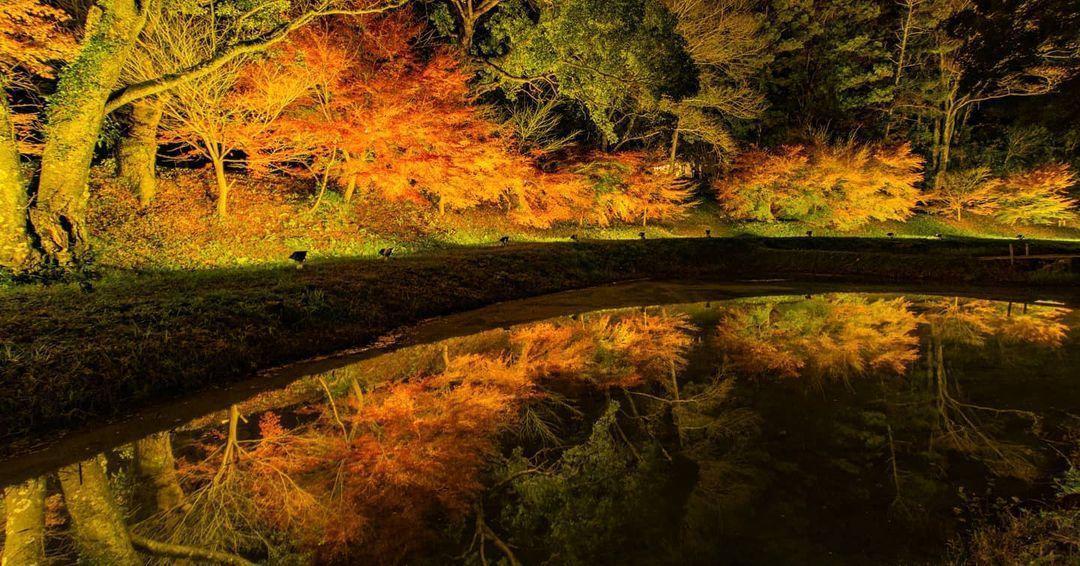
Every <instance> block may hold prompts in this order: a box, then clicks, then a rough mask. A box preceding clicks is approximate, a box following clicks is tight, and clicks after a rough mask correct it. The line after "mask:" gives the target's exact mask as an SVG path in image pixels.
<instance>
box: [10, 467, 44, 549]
mask: <svg viewBox="0 0 1080 566" xmlns="http://www.w3.org/2000/svg"><path fill="white" fill-rule="evenodd" d="M4 508H5V509H6V510H7V520H6V521H5V524H4V549H3V557H2V558H0V565H3V566H34V565H37V564H44V563H45V478H43V477H37V478H34V479H31V480H27V481H25V482H23V483H21V484H19V485H13V486H11V487H8V488H7V489H5V490H4Z"/></svg>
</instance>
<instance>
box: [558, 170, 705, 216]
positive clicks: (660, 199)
mask: <svg viewBox="0 0 1080 566" xmlns="http://www.w3.org/2000/svg"><path fill="white" fill-rule="evenodd" d="M578 171H579V173H581V174H582V175H584V176H585V177H586V178H587V179H588V180H589V182H590V183H591V185H592V199H593V202H592V204H591V206H590V207H589V209H588V210H589V213H590V214H591V216H592V218H591V220H593V221H595V222H596V223H597V224H600V225H602V226H606V225H607V224H609V223H610V222H611V221H612V220H613V219H614V220H621V221H623V222H639V223H640V224H641V225H642V226H645V225H647V224H648V222H649V220H661V221H663V220H674V219H677V218H679V217H680V216H681V215H682V214H683V213H684V212H685V211H686V209H687V208H689V206H690V205H691V204H692V203H691V190H690V185H689V183H688V182H686V181H685V180H681V179H678V178H677V177H675V175H674V174H673V173H672V172H670V171H667V170H663V168H662V167H660V166H658V163H657V160H655V159H650V158H649V156H648V155H645V154H642V153H634V152H623V153H618V154H614V155H597V156H594V157H593V158H592V159H591V161H590V163H588V164H586V165H583V166H582V167H580V168H579V169H578Z"/></svg>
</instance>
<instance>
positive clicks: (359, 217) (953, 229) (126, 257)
mask: <svg viewBox="0 0 1080 566" xmlns="http://www.w3.org/2000/svg"><path fill="white" fill-rule="evenodd" d="M98 174H99V175H100V174H101V171H98ZM204 176H205V175H204V174H203V173H200V172H192V171H177V170H172V171H169V172H167V173H166V174H165V175H164V177H163V178H162V180H161V187H160V194H159V195H158V197H157V199H156V201H155V203H154V204H153V205H152V206H151V207H149V208H147V209H140V208H139V206H138V204H137V202H136V200H135V198H134V196H133V195H131V194H130V191H128V190H127V189H125V188H122V187H118V186H116V184H115V183H113V182H111V181H109V180H108V179H107V178H98V179H97V181H96V186H95V190H94V193H93V194H94V202H93V203H91V207H90V210H91V212H92V215H91V230H90V231H91V233H92V234H94V236H95V238H96V241H95V242H94V244H95V249H96V251H97V263H98V265H100V266H102V267H105V268H118V269H126V268H135V269H211V268H221V267H237V266H250V265H287V264H288V256H289V254H290V253H292V252H293V251H295V250H307V251H308V252H309V253H310V255H311V256H312V257H320V258H335V257H377V253H378V250H380V249H382V248H386V247H393V248H394V249H395V253H396V254H397V255H406V254H413V253H419V252H425V251H432V250H445V249H451V248H458V247H474V246H489V245H492V244H493V243H495V242H497V241H498V240H499V238H501V237H502V236H509V237H510V238H511V239H512V240H513V241H515V242H559V241H562V242H565V241H568V240H569V238H570V236H571V235H577V236H578V237H580V238H585V239H603V240H625V239H637V238H638V234H639V233H640V232H642V231H644V232H645V233H646V236H647V237H648V238H668V237H699V236H702V235H704V234H705V230H706V229H709V230H712V234H713V236H715V237H724V236H762V237H794V236H803V235H805V234H806V231H807V230H810V229H812V230H813V231H814V234H815V236H819V237H885V236H886V234H888V233H890V232H891V233H894V234H895V235H896V236H897V237H900V238H926V237H933V236H934V235H936V234H939V233H940V234H943V235H947V236H957V237H973V238H1002V237H1007V238H1015V237H1016V235H1017V234H1024V235H1025V236H1026V237H1028V238H1041V239H1056V240H1075V241H1080V230H1078V229H1076V228H1065V227H1036V226H1027V227H1014V226H1005V225H1001V224H998V223H996V222H994V221H992V220H991V219H988V218H977V217H965V218H964V219H963V220H962V221H955V220H951V219H946V218H943V217H939V216H928V215H917V216H914V217H912V218H911V219H909V220H908V221H907V222H878V223H872V224H868V225H866V226H863V227H861V228H860V229H858V230H855V231H851V232H838V231H835V230H828V229H823V228H820V227H811V226H808V225H806V224H804V223H801V222H770V223H765V222H745V223H736V222H732V221H729V220H725V219H724V217H723V215H722V214H721V212H720V210H719V208H718V207H717V206H716V205H715V204H714V203H710V202H703V203H701V204H698V205H697V206H695V207H693V208H692V209H690V210H689V211H688V212H687V214H686V215H685V216H684V217H683V218H680V219H679V220H677V221H673V222H668V223H662V224H649V225H648V226H644V227H642V226H638V225H625V224H615V225H612V226H608V227H597V226H573V225H570V226H555V227H552V228H549V229H531V228H526V227H523V226H520V225H515V224H513V223H512V222H510V221H509V220H508V219H507V217H506V215H505V214H503V213H502V212H500V211H498V210H494V209H490V208H489V209H481V210H471V211H463V212H448V213H447V214H445V215H443V216H440V215H438V214H437V213H436V212H435V211H434V210H432V209H431V208H430V207H427V206H423V205H419V204H414V203H407V202H406V203H401V202H398V203H388V202H385V201H382V200H380V199H375V198H364V197H362V196H361V197H358V198H357V199H356V200H354V201H353V202H350V203H345V202H343V201H342V200H341V197H340V196H339V195H337V193H334V192H328V193H327V194H326V196H325V197H324V199H323V201H322V202H321V204H320V205H319V207H318V208H317V209H314V210H313V209H312V207H311V205H312V203H311V195H310V191H306V192H305V189H303V188H298V187H288V186H268V185H265V184H259V183H257V182H254V181H252V180H250V179H247V178H244V177H236V178H235V179H234V182H235V185H234V187H233V196H232V197H231V201H230V207H231V210H232V213H231V216H230V217H229V218H227V219H224V220H221V219H218V218H217V217H216V216H215V215H214V209H213V205H212V202H211V201H210V200H209V199H207V198H206V197H205V194H206V192H207V189H206V183H207V181H208V180H207V179H205V178H204Z"/></svg>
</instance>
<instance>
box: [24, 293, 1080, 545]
mask: <svg viewBox="0 0 1080 566" xmlns="http://www.w3.org/2000/svg"><path fill="white" fill-rule="evenodd" d="M1078 341H1080V320H1078V315H1077V313H1075V312H1073V311H1071V310H1070V309H1067V308H1064V307H1059V306H1053V305H1037V304H1021V303H1008V302H998V301H989V300H981V299H969V298H962V297H938V296H933V297H932V296H920V295H895V294H863V293H827V294H816V295H795V296H767V297H753V298H740V299H732V300H722V301H713V302H699V303H688V304H670V305H665V306H646V307H632V308H616V309H609V310H595V311H593V312H587V313H583V314H577V315H574V316H566V317H559V318H554V319H551V320H546V321H542V322H534V323H527V324H519V325H514V326H509V327H505V328H495V329H492V330H486V331H483V332H478V333H476V334H473V335H469V336H464V337H459V338H453V339H448V340H443V341H439V342H435V343H431V344H425V345H421V346H413V347H408V348H404V349H401V350H398V351H395V352H393V353H389V354H385V355H381V356H378V357H373V358H370V359H366V360H362V361H359V362H357V363H355V364H352V365H348V366H346V367H342V368H338V369H335V370H333V371H330V372H327V373H324V374H320V375H312V376H309V377H306V378H303V379H300V380H298V381H295V382H293V383H291V384H289V385H288V386H286V387H284V388H281V389H278V390H274V391H269V392H265V393H261V394H259V395H257V396H255V397H253V398H251V399H248V400H246V401H244V402H241V403H237V404H235V405H233V406H232V407H230V408H229V409H228V410H224V411H219V412H215V413H213V414H209V415H205V416H203V417H200V418H197V419H195V420H192V421H190V422H187V423H186V424H183V425H182V426H179V427H177V428H176V429H174V430H172V431H170V432H165V433H158V434H154V435H151V436H149V437H147V438H144V439H142V440H139V441H137V442H135V443H132V444H128V445H123V446H118V447H116V448H115V449H113V450H109V451H107V452H105V453H104V454H101V455H100V456H97V457H94V458H91V459H89V460H86V461H84V462H82V463H81V464H74V465H71V466H67V467H65V468H62V469H60V470H58V471H57V472H56V473H49V474H46V475H44V476H42V478H43V479H42V481H41V484H42V485H43V486H44V492H45V495H46V502H45V503H46V504H45V515H46V524H47V532H46V537H45V548H46V551H47V553H48V555H49V556H50V558H51V559H52V560H54V561H55V562H56V563H70V562H75V561H77V560H79V558H80V554H82V558H84V559H86V558H87V557H88V556H87V555H88V553H99V552H106V553H107V552H119V553H121V555H122V554H123V553H124V552H125V550H124V548H125V544H124V541H123V540H120V541H119V542H117V541H116V540H113V541H111V542H110V541H109V538H110V537H112V538H114V539H115V538H117V537H119V538H121V539H122V538H123V534H122V533H123V530H124V529H129V530H130V531H131V532H134V533H136V539H135V542H136V546H137V547H139V546H140V545H139V544H138V543H139V542H140V541H142V540H144V539H149V540H150V541H157V542H159V543H164V545H162V547H161V548H158V549H157V553H158V554H159V555H160V553H161V552H164V551H169V550H171V551H172V552H174V553H175V552H177V549H189V550H190V549H197V550H202V551H210V550H212V551H218V552H221V553H228V555H227V556H226V555H220V556H218V558H219V559H224V558H223V557H225V558H228V557H232V558H235V559H240V558H241V557H242V558H245V559H247V560H251V561H254V562H269V563H286V564H297V563H299V564H304V563H348V564H362V563H419V564H426V563H468V564H482V563H485V562H486V563H505V564H510V563H524V564H542V563H546V564H574V563H583V564H596V563H619V564H657V563H683V564H786V563H791V564H809V563H814V564H818V563H836V564H895V563H938V562H941V561H942V560H943V559H944V557H945V556H946V555H947V552H948V545H949V543H950V541H951V540H953V539H954V537H956V536H958V535H960V534H962V533H963V531H964V529H965V528H967V525H969V524H970V523H971V522H972V521H973V520H974V513H976V511H975V510H976V509H979V508H985V507H986V505H987V504H988V502H992V501H995V500H997V499H999V498H1000V499H1002V500H1005V501H1012V500H1013V499H1012V498H1016V500H1019V501H1025V500H1031V499H1037V498H1045V497H1047V496H1048V493H1049V492H1050V490H1051V487H1052V478H1053V477H1054V476H1055V474H1057V473H1059V472H1060V471H1061V469H1062V466H1063V465H1064V460H1063V458H1062V456H1061V454H1060V452H1059V451H1058V446H1059V443H1058V441H1060V440H1061V438H1062V437H1063V435H1064V434H1065V432H1064V429H1065V428H1066V427H1068V426H1070V423H1072V424H1075V422H1074V421H1075V419H1074V417H1071V416H1070V414H1069V413H1070V412H1072V413H1077V412H1078V411H1077V408H1078V407H1080V387H1078V386H1077V381H1078V379H1080V354H1078V352H1080V348H1078ZM65 494H68V497H67V499H69V500H71V501H74V500H75V499H74V498H76V497H81V498H83V503H82V504H81V507H83V508H72V509H69V507H72V505H71V501H69V502H67V503H65ZM87 498H90V499H93V505H92V506H91V508H92V510H91V511H87V510H86V509H85V507H87V504H86V503H85V501H86V500H87ZM75 506H76V507H78V506H80V504H76V505H75ZM118 525H119V526H118ZM95 537H97V538H95ZM9 538H10V533H9ZM103 541H104V542H103ZM95 545H96V546H95ZM102 545H104V546H102ZM105 547H109V549H111V550H109V549H106V550H104V551H103V550H102V548H105ZM113 547H115V548H113ZM116 548H119V550H116ZM162 548H164V549H165V550H164V551H163V550H162ZM105 555H108V554H105ZM147 556H148V554H147V551H146V549H145V548H143V547H140V552H139V554H138V555H137V559H138V560H140V561H141V560H145V559H146V557H147ZM90 558H93V557H92V556H91V557H90ZM166 562H167V560H166Z"/></svg>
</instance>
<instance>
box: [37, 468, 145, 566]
mask: <svg viewBox="0 0 1080 566" xmlns="http://www.w3.org/2000/svg"><path fill="white" fill-rule="evenodd" d="M102 460H103V457H101V456H97V457H94V458H91V459H89V460H85V461H83V462H79V463H78V464H72V465H70V466H66V467H64V468H61V469H60V471H59V472H57V475H58V476H60V487H61V488H62V489H63V491H64V504H65V505H66V506H67V511H68V515H70V516H71V522H72V530H73V532H74V538H75V545H76V547H77V548H78V551H79V558H80V559H81V560H82V561H83V562H86V563H88V564H109V565H110V566H126V565H129V564H130V565H137V564H141V562H142V561H141V560H139V557H138V555H137V554H136V552H135V548H134V547H133V546H132V545H131V535H130V534H129V533H128V530H127V525H125V524H124V514H123V513H122V512H121V510H120V507H119V506H118V505H117V503H116V500H115V499H114V498H113V494H112V492H111V490H110V489H109V480H108V478H107V477H106V475H105V466H104V464H103V462H102Z"/></svg>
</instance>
